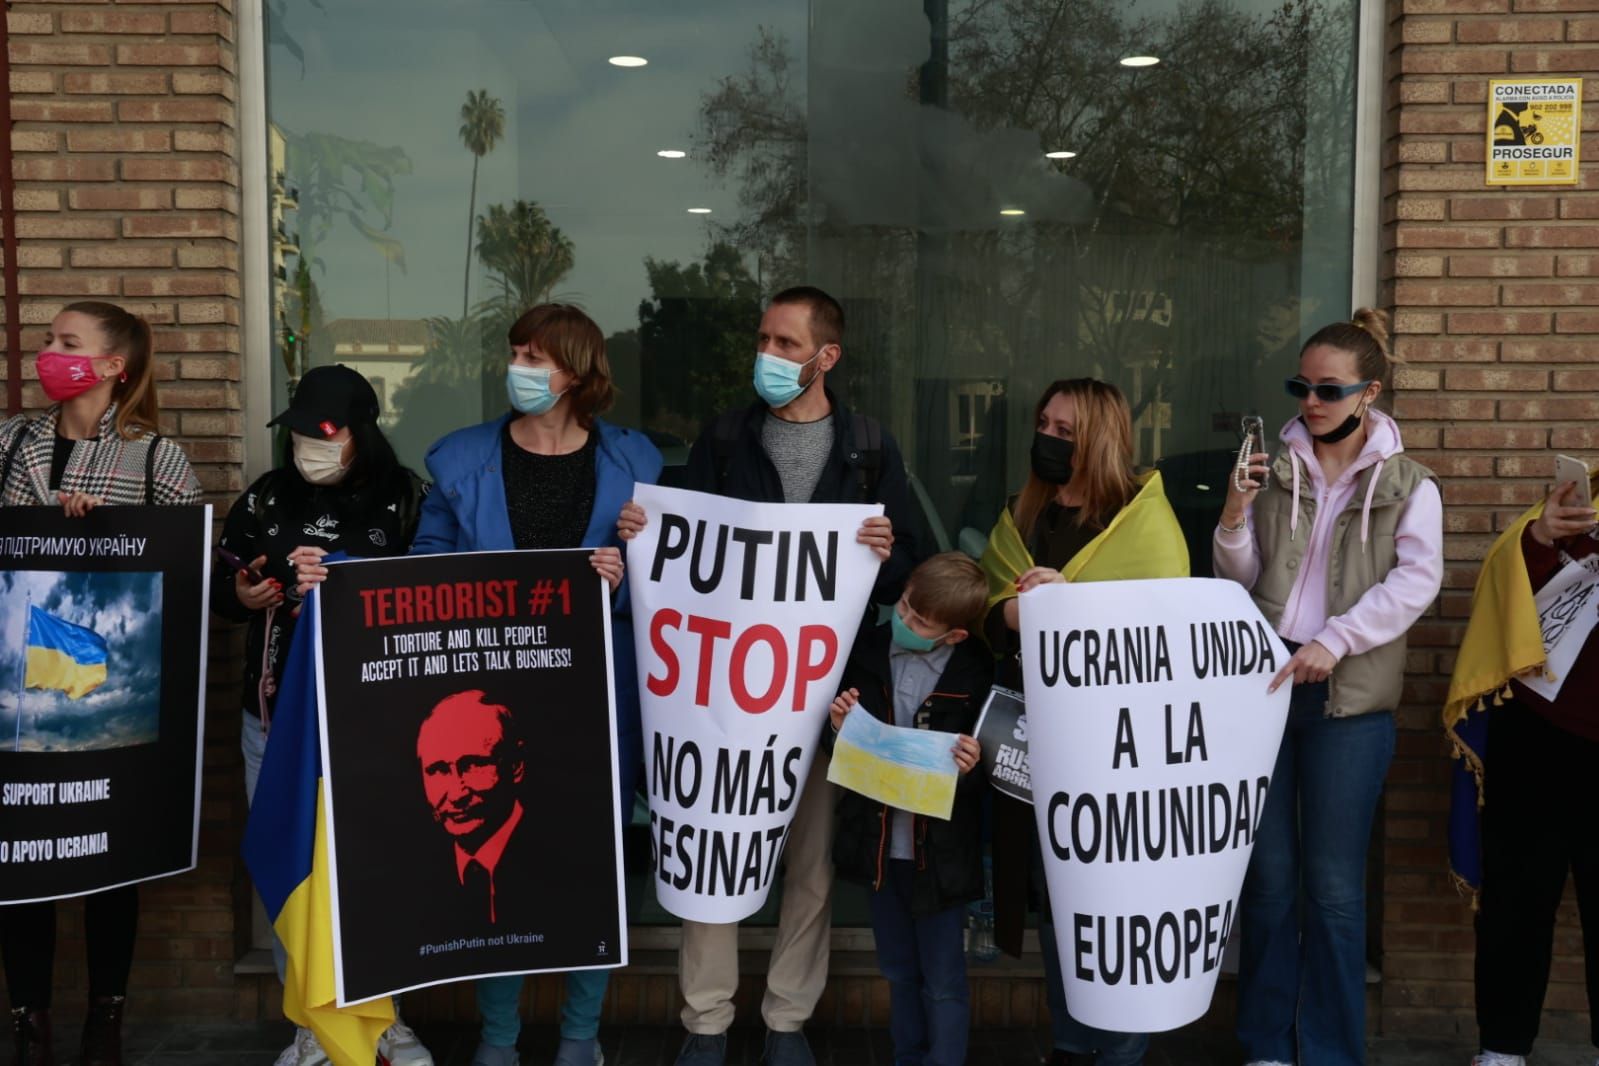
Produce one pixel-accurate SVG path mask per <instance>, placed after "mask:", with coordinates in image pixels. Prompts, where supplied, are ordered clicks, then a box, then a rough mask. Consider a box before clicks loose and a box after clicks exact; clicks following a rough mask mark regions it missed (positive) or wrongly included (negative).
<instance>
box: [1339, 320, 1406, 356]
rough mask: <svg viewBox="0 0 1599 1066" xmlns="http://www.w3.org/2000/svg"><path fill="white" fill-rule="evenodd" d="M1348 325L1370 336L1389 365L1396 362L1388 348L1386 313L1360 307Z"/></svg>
mask: <svg viewBox="0 0 1599 1066" xmlns="http://www.w3.org/2000/svg"><path fill="white" fill-rule="evenodd" d="M1350 324H1351V325H1353V326H1355V327H1356V328H1357V329H1360V330H1363V331H1365V332H1366V333H1368V334H1370V336H1371V339H1372V340H1374V341H1376V342H1377V348H1378V349H1379V350H1380V351H1381V352H1382V357H1383V359H1385V360H1386V361H1388V362H1390V363H1396V362H1398V360H1397V359H1396V358H1395V357H1394V353H1393V352H1392V351H1391V350H1390V349H1389V347H1388V337H1389V332H1388V326H1389V318H1388V312H1387V311H1383V310H1381V309H1379V308H1376V307H1362V308H1360V309H1358V310H1357V311H1356V312H1355V313H1354V316H1353V317H1352V318H1351V319H1350Z"/></svg>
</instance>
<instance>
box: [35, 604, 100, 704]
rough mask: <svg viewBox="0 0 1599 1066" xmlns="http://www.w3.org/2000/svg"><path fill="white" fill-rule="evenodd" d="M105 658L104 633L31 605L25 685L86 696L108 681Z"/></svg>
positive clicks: (75, 695)
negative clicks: (64, 620) (106, 679)
mask: <svg viewBox="0 0 1599 1066" xmlns="http://www.w3.org/2000/svg"><path fill="white" fill-rule="evenodd" d="M105 660H106V642H105V639H104V638H103V637H101V636H100V634H98V633H96V632H95V631H94V630H92V629H88V628H86V627H84V626H78V625H73V624H72V623H71V622H63V621H62V620H61V619H59V618H57V617H56V616H55V615H53V614H51V613H50V612H49V611H46V610H44V609H43V608H40V607H35V606H33V605H32V604H29V605H28V650H27V662H26V665H25V666H24V667H23V679H22V685H23V687H24V688H44V689H58V690H60V691H62V692H65V693H66V694H67V698H68V699H72V700H78V699H82V698H83V697H85V696H87V695H88V694H89V693H91V692H93V691H94V690H95V689H97V688H99V687H100V686H101V685H103V684H105V677H106V675H105Z"/></svg>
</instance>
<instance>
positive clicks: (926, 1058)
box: [871, 859, 971, 1066]
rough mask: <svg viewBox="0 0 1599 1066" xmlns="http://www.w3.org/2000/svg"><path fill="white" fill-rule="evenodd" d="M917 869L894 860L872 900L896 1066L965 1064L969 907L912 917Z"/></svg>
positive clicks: (907, 862)
mask: <svg viewBox="0 0 1599 1066" xmlns="http://www.w3.org/2000/svg"><path fill="white" fill-rule="evenodd" d="M915 876H916V869H915V864H914V863H913V862H911V861H910V860H908V859H890V860H889V862H888V869H887V870H886V871H885V872H884V877H883V887H882V888H881V889H879V890H878V891H876V892H873V893H872V896H871V909H872V936H873V938H874V939H875V940H876V941H877V968H878V969H879V970H881V971H883V976H884V977H886V978H888V988H889V1015H888V1030H889V1035H890V1036H891V1037H892V1038H893V1040H894V1066H960V1064H961V1063H963V1062H965V1061H966V1037H967V1033H968V1030H969V1029H970V1028H971V1004H970V999H969V992H968V986H967V984H966V946H965V945H964V944H963V943H962V942H961V934H962V932H963V931H964V930H965V928H966V908H965V907H951V908H949V909H948V910H942V911H939V912H938V913H937V914H924V915H912V914H911V883H912V881H913V879H914V878H915Z"/></svg>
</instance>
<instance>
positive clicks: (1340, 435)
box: [1300, 403, 1366, 444]
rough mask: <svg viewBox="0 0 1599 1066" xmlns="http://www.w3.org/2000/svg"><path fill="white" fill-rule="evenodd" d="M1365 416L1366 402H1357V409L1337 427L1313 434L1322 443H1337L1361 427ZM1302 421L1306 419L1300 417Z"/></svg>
mask: <svg viewBox="0 0 1599 1066" xmlns="http://www.w3.org/2000/svg"><path fill="white" fill-rule="evenodd" d="M1365 416H1366V405H1365V404H1364V403H1360V404H1356V405H1355V410H1354V411H1353V412H1352V413H1351V414H1350V416H1349V417H1348V418H1346V419H1344V420H1343V421H1342V422H1340V423H1339V424H1338V428H1337V429H1329V430H1328V431H1327V432H1325V433H1312V434H1311V436H1312V437H1314V438H1315V439H1316V440H1318V441H1320V442H1321V443H1322V444H1337V443H1338V442H1339V441H1341V440H1343V439H1344V438H1345V437H1347V436H1349V435H1350V434H1351V433H1353V432H1354V431H1355V430H1357V429H1359V428H1360V423H1361V422H1362V421H1363V420H1364V419H1365ZM1300 421H1301V422H1303V421H1304V419H1300Z"/></svg>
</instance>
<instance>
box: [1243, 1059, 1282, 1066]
mask: <svg viewBox="0 0 1599 1066" xmlns="http://www.w3.org/2000/svg"><path fill="white" fill-rule="evenodd" d="M1244 1066H1294V1064H1293V1063H1291V1062H1278V1061H1277V1060H1276V1059H1256V1060H1255V1061H1254V1062H1246V1063H1244Z"/></svg>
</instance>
